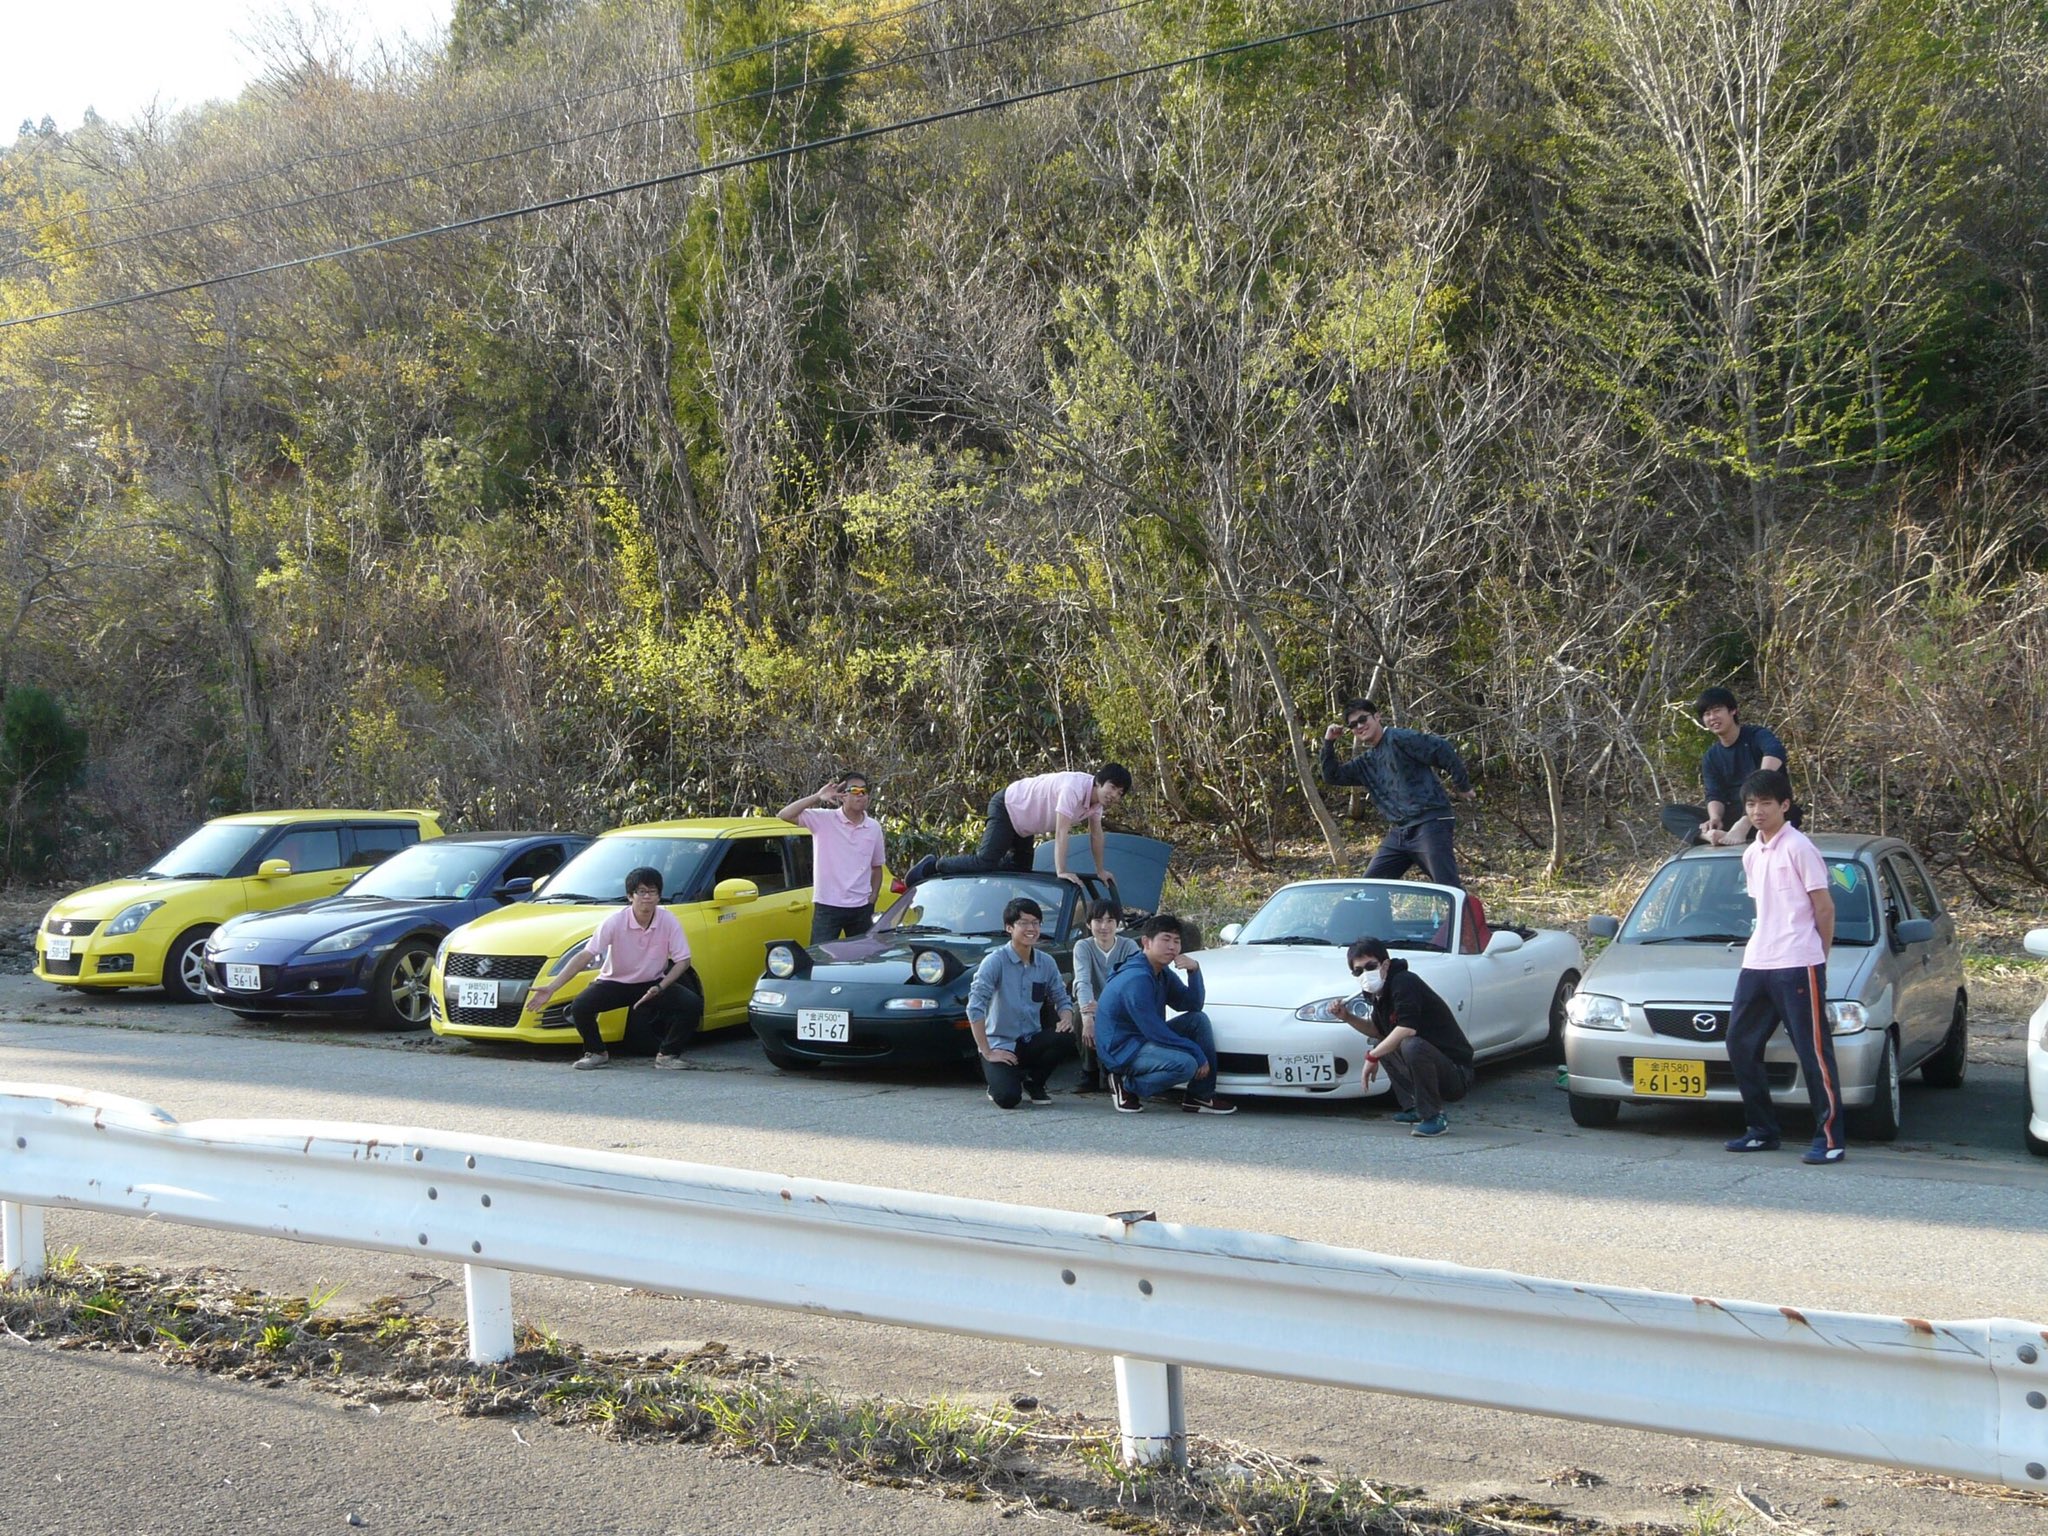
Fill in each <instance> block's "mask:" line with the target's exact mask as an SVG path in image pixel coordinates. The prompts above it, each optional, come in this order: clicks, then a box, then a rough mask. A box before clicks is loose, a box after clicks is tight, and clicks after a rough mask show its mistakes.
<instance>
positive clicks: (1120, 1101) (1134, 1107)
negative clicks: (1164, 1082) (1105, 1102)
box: [1109, 1072, 1145, 1115]
mask: <svg viewBox="0 0 2048 1536" xmlns="http://www.w3.org/2000/svg"><path fill="white" fill-rule="evenodd" d="M1109 1093H1110V1097H1111V1098H1112V1099H1114V1100H1115V1101H1116V1112H1117V1113H1118V1114H1120V1115H1138V1114H1143V1113H1144V1111H1145V1101H1144V1100H1143V1099H1141V1098H1139V1097H1138V1096H1137V1094H1135V1093H1133V1092H1132V1091H1131V1089H1130V1087H1129V1086H1128V1085H1127V1084H1126V1083H1125V1082H1124V1080H1123V1079H1122V1078H1120V1077H1118V1076H1117V1075H1116V1074H1115V1073H1114V1072H1112V1073H1110V1074H1109Z"/></svg>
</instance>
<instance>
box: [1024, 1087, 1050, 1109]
mask: <svg viewBox="0 0 2048 1536" xmlns="http://www.w3.org/2000/svg"><path fill="white" fill-rule="evenodd" d="M1024 1098H1025V1100H1026V1102H1027V1103H1031V1104H1037V1105H1039V1106H1040V1107H1043V1106H1045V1105H1047V1104H1050V1103H1051V1102H1052V1095H1051V1094H1049V1093H1047V1092H1046V1091H1045V1085H1044V1084H1043V1083H1039V1084H1037V1085H1035V1086H1034V1085H1033V1084H1031V1083H1026V1084H1025V1085H1024Z"/></svg>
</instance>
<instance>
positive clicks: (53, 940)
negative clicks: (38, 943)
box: [43, 934, 71, 960]
mask: <svg viewBox="0 0 2048 1536" xmlns="http://www.w3.org/2000/svg"><path fill="white" fill-rule="evenodd" d="M43 956H44V958H45V959H49V960H69V959H70V958H71V936H70V935H69V934H65V935H64V936H63V937H61V938H60V937H56V936H54V935H53V936H51V937H49V938H46V939H44V940H43Z"/></svg>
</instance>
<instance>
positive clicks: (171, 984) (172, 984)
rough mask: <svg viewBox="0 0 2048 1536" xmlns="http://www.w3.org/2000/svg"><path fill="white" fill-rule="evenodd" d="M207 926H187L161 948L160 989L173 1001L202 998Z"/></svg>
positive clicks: (188, 1001) (186, 1001)
mask: <svg viewBox="0 0 2048 1536" xmlns="http://www.w3.org/2000/svg"><path fill="white" fill-rule="evenodd" d="M211 932H213V929H211V928H187V929H186V930H185V931H184V932H183V933H181V934H179V935H178V936H177V938H176V939H174V940H172V942H171V947H170V948H169V949H167V950H165V951H164V982H163V986H164V992H165V993H166V994H167V995H168V996H169V997H170V1000H171V1001H172V1002H174V1003H197V1002H203V1001H204V1000H205V998H206V962H205V949H206V936H207V935H208V934H209V933H211Z"/></svg>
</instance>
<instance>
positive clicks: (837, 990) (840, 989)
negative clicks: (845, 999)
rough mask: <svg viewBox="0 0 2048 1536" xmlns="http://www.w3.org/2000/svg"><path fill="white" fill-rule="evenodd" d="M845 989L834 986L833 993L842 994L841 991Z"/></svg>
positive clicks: (834, 994)
mask: <svg viewBox="0 0 2048 1536" xmlns="http://www.w3.org/2000/svg"><path fill="white" fill-rule="evenodd" d="M843 990H845V989H844V988H842V987H834V988H833V989H832V995H833V996H834V997H837V996H838V995H839V994H840V993H841V992H842V991H843Z"/></svg>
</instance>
